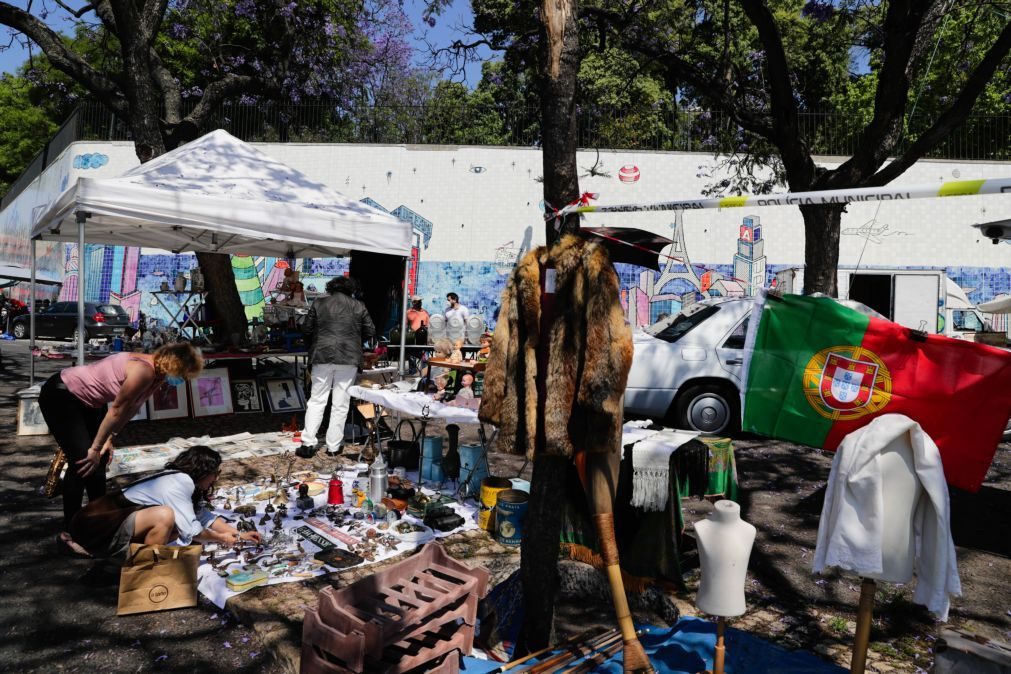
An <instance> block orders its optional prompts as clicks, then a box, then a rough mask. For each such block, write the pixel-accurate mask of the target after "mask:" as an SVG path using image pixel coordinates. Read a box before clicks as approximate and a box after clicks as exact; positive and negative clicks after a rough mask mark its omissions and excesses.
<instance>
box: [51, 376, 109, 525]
mask: <svg viewBox="0 0 1011 674" xmlns="http://www.w3.org/2000/svg"><path fill="white" fill-rule="evenodd" d="M39 409H41V410H42V416H43V417H44V418H45V420H46V424H47V425H48V426H49V432H50V433H52V434H53V437H54V438H55V439H56V443H57V444H58V445H59V446H60V448H61V449H62V450H63V453H64V454H66V456H67V472H66V475H65V477H64V478H63V519H64V527H67V526H69V525H70V520H71V519H73V517H74V515H76V514H77V511H78V510H80V509H81V506H82V503H81V502H82V501H83V500H84V492H85V490H87V492H88V500H90V501H93V500H94V499H96V498H98V497H99V496H102V495H104V494H105V466H106V464H107V463H108V459H107V458H106V457H103V459H102V464H101V465H100V466H99V467H98V468H96V469H95V471H94V472H93V473H92V474H91V475H89V476H88V477H81V476H80V475H79V474H78V472H77V469H78V466H77V462H78V461H80V460H81V459H83V458H84V457H86V456H87V455H88V449H89V448H90V447H91V443H92V442H93V441H94V440H95V436H97V435H98V427H99V426H101V425H102V419H104V418H105V409H106V408H105V406H102V407H101V408H99V409H95V408H94V407H88V406H87V405H85V404H84V403H83V402H81V401H80V399H79V398H77V396H75V395H74V394H73V393H71V392H70V391H68V390H67V387H66V385H65V384H64V383H63V379H62V378H61V377H60V373H58V372H57V373H56V374H54V375H53V376H52V377H50V378H49V379H47V380H46V383H45V384H43V385H42V391H41V392H40V393H39Z"/></svg>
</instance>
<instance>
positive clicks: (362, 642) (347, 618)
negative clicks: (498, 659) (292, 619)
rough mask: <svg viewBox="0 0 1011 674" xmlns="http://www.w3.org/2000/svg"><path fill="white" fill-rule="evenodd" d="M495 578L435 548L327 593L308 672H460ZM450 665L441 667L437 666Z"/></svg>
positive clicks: (311, 617) (307, 655) (305, 648)
mask: <svg viewBox="0 0 1011 674" xmlns="http://www.w3.org/2000/svg"><path fill="white" fill-rule="evenodd" d="M488 579H489V574H488V572H487V571H486V570H485V569H481V568H478V569H471V568H468V567H466V566H464V565H463V564H461V563H460V562H458V561H456V560H455V559H453V558H452V557H450V556H449V555H447V554H446V552H445V551H444V549H443V548H442V546H441V545H439V544H437V543H429V544H428V545H426V546H424V547H423V548H422V549H421V552H419V553H418V554H416V555H413V556H412V557H409V558H408V559H405V560H404V561H402V562H400V563H398V564H395V565H394V566H391V567H390V568H388V569H386V570H384V571H380V572H379V573H376V574H374V575H371V576H369V577H367V578H363V579H361V580H359V581H358V582H356V583H354V584H353V585H349V586H348V587H345V588H342V589H339V590H338V589H336V588H332V587H330V588H327V589H325V590H323V591H322V592H320V595H319V608H318V609H317V610H315V611H306V614H305V623H304V626H303V629H302V664H301V673H302V674H364V672H369V673H370V674H371V673H375V674H402V673H403V672H407V671H410V670H412V669H414V668H416V667H420V666H422V665H425V664H429V665H430V666H431V668H426V670H427V671H438V672H445V673H446V674H453V673H455V672H457V671H459V658H458V657H456V656H455V655H453V656H450V657H445V658H443V656H445V655H446V654H447V653H449V652H450V651H453V650H459V651H460V652H461V653H465V654H466V653H470V650H471V648H472V647H473V645H474V625H475V623H476V621H477V602H478V600H479V599H481V598H483V597H484V596H485V594H487V592H488ZM440 658H441V659H442V662H441V663H440V664H436V661H437V660H439V659H440Z"/></svg>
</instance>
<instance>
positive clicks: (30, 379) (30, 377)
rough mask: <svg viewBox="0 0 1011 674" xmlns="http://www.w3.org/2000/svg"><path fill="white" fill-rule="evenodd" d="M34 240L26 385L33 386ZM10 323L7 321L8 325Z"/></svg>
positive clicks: (34, 242)
mask: <svg viewBox="0 0 1011 674" xmlns="http://www.w3.org/2000/svg"><path fill="white" fill-rule="evenodd" d="M35 244H36V240H35V239H32V240H31V245H32V272H31V274H32V283H31V286H30V287H29V295H28V385H29V386H35V275H36V273H37V271H36V265H37V262H36V261H35V254H36V253H35ZM9 323H10V321H8V324H9Z"/></svg>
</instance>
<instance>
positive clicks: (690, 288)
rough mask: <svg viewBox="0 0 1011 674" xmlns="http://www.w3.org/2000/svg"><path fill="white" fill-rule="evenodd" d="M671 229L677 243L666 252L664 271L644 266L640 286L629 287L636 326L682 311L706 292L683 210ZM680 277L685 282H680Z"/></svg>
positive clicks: (629, 306)
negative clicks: (687, 235) (688, 240)
mask: <svg viewBox="0 0 1011 674" xmlns="http://www.w3.org/2000/svg"><path fill="white" fill-rule="evenodd" d="M671 228H672V229H673V230H674V232H673V235H672V237H671V238H672V239H673V243H672V244H671V245H669V246H667V247H666V248H665V249H664V250H663V251H662V257H661V264H662V265H663V268H662V270H661V271H660V272H659V273H657V272H655V271H653V270H651V269H644V270H643V271H642V272H640V274H639V284H638V286H637V287H632V288H628V290H627V303H626V305H625V308H626V318H627V319H628V322H629V323H631V324H632V325H636V326H646V325H650V324H652V323H654V322H655V321H656V319H657V318H658V316H659V315H660V314H662V313H673V312H676V311H678V310H679V309H680V308H681V307H682V306H683V305H684V304H685V303H686V302H687V303H691V302H694V301H695V299H696V293H698V292H703V287H702V280H701V279H700V278H699V275H698V272H696V271H695V267H694V266H693V265H692V261H691V260H690V259H689V257H688V246H687V245H686V244H685V237H684V221H683V219H682V213H681V211H677V213H676V214H675V216H674V222H672V223H671ZM679 280H680V281H683V283H677V281H679Z"/></svg>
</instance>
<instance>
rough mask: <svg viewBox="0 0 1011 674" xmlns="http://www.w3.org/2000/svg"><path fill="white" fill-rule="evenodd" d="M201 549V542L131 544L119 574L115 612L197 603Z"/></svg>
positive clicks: (149, 609)
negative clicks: (188, 543)
mask: <svg viewBox="0 0 1011 674" xmlns="http://www.w3.org/2000/svg"><path fill="white" fill-rule="evenodd" d="M202 549H203V546H202V545H144V544H142V543H131V544H130V556H129V557H128V558H127V560H126V564H124V565H123V570H122V571H121V572H120V576H119V608H118V609H117V611H116V615H130V614H133V613H147V612H150V611H167V610H169V609H174V608H188V607H191V606H196V605H197V566H198V565H199V564H200V553H201V551H202Z"/></svg>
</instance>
